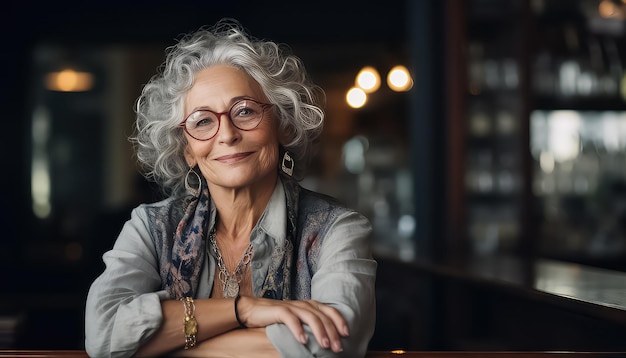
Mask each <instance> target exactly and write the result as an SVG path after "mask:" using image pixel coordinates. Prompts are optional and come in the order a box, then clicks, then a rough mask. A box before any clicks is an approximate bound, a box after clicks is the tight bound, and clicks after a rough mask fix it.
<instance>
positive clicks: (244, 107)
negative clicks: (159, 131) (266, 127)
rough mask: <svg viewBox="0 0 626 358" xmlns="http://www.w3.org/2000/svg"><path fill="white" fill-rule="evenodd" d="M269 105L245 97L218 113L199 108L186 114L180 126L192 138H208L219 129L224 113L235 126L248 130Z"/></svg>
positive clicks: (258, 121) (259, 118)
mask: <svg viewBox="0 0 626 358" xmlns="http://www.w3.org/2000/svg"><path fill="white" fill-rule="evenodd" d="M271 106H273V104H270V103H261V102H258V101H255V100H253V99H249V98H246V99H242V100H239V101H237V102H235V103H234V104H233V105H232V106H231V107H230V109H229V110H228V111H226V112H219V113H218V112H213V111H211V110H208V109H199V110H197V111H195V112H193V113H191V114H190V115H189V116H187V118H186V119H185V120H184V121H183V122H182V123H181V124H180V126H181V127H183V128H184V129H185V132H187V134H189V135H190V136H192V137H193V138H194V139H197V140H209V139H212V138H213V137H215V135H217V132H218V131H219V130H220V118H221V117H222V115H224V114H226V115H227V116H228V119H229V120H230V122H231V123H232V124H233V126H235V127H236V128H238V129H241V130H242V131H249V130H252V129H254V128H256V127H257V126H258V125H259V123H261V120H263V113H264V112H265V109H266V108H268V107H271Z"/></svg>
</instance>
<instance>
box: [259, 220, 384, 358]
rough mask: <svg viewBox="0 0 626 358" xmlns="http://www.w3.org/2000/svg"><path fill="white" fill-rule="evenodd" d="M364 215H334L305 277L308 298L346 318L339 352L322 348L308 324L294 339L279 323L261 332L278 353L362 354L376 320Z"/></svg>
mask: <svg viewBox="0 0 626 358" xmlns="http://www.w3.org/2000/svg"><path fill="white" fill-rule="evenodd" d="M370 234H371V225H370V223H369V220H367V218H365V217H364V216H362V215H360V214H358V213H356V212H347V213H345V214H342V215H340V216H339V217H338V218H337V220H336V221H335V222H334V223H332V224H331V227H330V229H329V231H328V234H327V236H326V238H325V239H324V243H323V245H322V249H321V251H320V256H319V260H318V264H317V271H316V272H315V273H314V275H313V278H312V281H311V298H312V299H313V300H316V301H319V302H322V303H324V304H327V305H329V306H332V307H334V308H336V309H337V310H338V311H339V312H340V313H341V314H342V315H343V317H344V318H345V320H346V322H347V323H348V328H349V330H350V335H349V336H348V337H345V338H342V340H341V342H342V346H343V351H342V352H339V353H335V352H333V351H332V350H330V349H325V348H322V347H321V346H320V345H319V344H318V343H317V341H316V339H315V337H314V336H313V334H312V332H311V330H310V329H309V327H308V326H306V325H305V326H304V329H305V331H306V333H307V335H308V337H309V339H308V341H307V343H306V344H305V345H303V344H300V343H299V342H298V341H297V340H296V339H295V338H294V337H293V334H292V333H291V331H289V329H288V328H287V326H285V325H284V324H275V325H272V326H268V327H267V329H266V334H267V336H268V338H269V339H270V341H271V342H272V344H274V346H275V347H276V349H277V350H278V352H279V353H280V354H281V356H283V357H351V358H355V357H364V356H365V354H366V353H367V348H368V344H369V341H370V339H371V337H372V335H373V334H374V326H375V323H376V298H375V281H376V269H377V263H376V261H375V260H374V259H373V258H372V253H371V246H370V242H369V239H370Z"/></svg>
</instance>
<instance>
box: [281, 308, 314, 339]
mask: <svg viewBox="0 0 626 358" xmlns="http://www.w3.org/2000/svg"><path fill="white" fill-rule="evenodd" d="M281 321H282V322H283V324H285V325H286V326H287V328H289V330H290V331H291V333H292V334H293V336H294V337H295V338H296V340H297V341H298V342H300V343H301V344H306V342H307V340H308V337H307V335H306V333H305V332H304V328H302V322H301V321H300V319H299V318H298V317H297V316H296V315H295V314H293V313H292V312H289V313H287V314H286V315H285V316H284V317H283V318H282V319H281Z"/></svg>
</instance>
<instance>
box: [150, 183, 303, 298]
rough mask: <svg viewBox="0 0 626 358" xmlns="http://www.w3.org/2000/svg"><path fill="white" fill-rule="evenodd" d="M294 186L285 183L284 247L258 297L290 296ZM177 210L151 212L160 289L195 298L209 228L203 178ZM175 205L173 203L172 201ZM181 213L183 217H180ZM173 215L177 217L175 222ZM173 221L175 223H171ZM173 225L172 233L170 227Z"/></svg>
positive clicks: (276, 255) (207, 196)
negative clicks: (198, 188)
mask: <svg viewBox="0 0 626 358" xmlns="http://www.w3.org/2000/svg"><path fill="white" fill-rule="evenodd" d="M293 185H295V186H296V187H297V184H296V183H289V185H285V189H286V190H285V191H286V199H287V203H286V204H287V211H288V218H287V240H285V246H284V247H275V249H274V252H273V253H272V259H271V263H270V266H269V270H268V275H267V277H266V279H265V282H264V283H263V286H262V288H261V292H259V296H262V297H267V298H275V299H288V298H291V296H292V295H291V277H292V275H291V273H292V266H293V265H292V262H293V255H294V245H293V243H294V236H295V218H296V216H297V213H296V212H297V210H296V208H297V205H298V204H297V201H298V194H297V191H296V192H293V189H294V188H293ZM180 200H181V201H180V202H179V203H180V204H182V205H180V206H179V207H178V208H177V209H178V210H176V208H173V209H172V210H173V211H176V212H178V214H176V213H172V212H169V211H168V212H165V211H163V212H153V213H151V214H152V216H153V218H152V222H153V223H154V226H153V227H152V232H153V235H154V237H156V238H157V248H158V249H160V250H161V253H160V255H159V257H160V260H159V261H160V276H161V282H162V284H163V288H164V289H165V290H167V292H168V293H169V295H170V297H172V298H174V299H179V298H182V297H196V292H197V289H198V283H199V278H200V272H201V270H202V266H203V264H204V260H205V256H206V252H207V249H206V242H207V240H206V239H207V234H208V233H209V231H210V227H209V224H210V222H209V221H210V219H211V218H210V210H211V197H210V194H209V189H208V186H207V185H206V182H205V181H204V179H203V180H202V183H201V189H200V193H199V195H195V196H194V195H188V196H186V197H185V198H182V199H180ZM174 205H175V204H174ZM181 215H182V217H181ZM176 217H180V220H179V221H178V222H177V223H176V222H175V221H176V219H175V218H176ZM173 221H174V222H173ZM174 225H175V227H176V229H175V231H174V232H173V233H172V230H171V229H170V228H171V227H173V226H174ZM296 275H297V274H296Z"/></svg>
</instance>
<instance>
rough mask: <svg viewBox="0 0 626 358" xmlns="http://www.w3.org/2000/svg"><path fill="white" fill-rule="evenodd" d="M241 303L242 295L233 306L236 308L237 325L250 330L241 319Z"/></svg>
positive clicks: (237, 297)
mask: <svg viewBox="0 0 626 358" xmlns="http://www.w3.org/2000/svg"><path fill="white" fill-rule="evenodd" d="M240 301H241V295H239V294H237V296H236V297H235V300H234V302H233V306H234V308H235V319H236V320H237V323H238V324H239V328H248V327H246V323H245V321H244V320H242V319H241V313H240V311H239V303H240Z"/></svg>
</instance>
